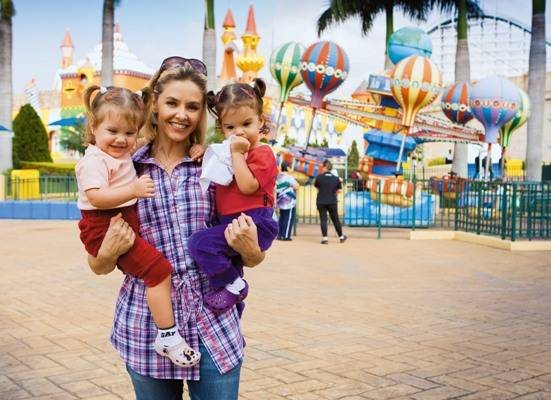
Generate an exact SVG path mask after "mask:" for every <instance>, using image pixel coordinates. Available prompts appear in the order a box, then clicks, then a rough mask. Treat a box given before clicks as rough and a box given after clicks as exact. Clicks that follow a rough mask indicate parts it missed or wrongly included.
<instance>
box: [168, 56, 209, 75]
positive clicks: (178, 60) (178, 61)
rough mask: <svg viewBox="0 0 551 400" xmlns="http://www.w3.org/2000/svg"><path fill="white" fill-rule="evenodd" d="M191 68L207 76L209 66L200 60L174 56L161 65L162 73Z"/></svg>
mask: <svg viewBox="0 0 551 400" xmlns="http://www.w3.org/2000/svg"><path fill="white" fill-rule="evenodd" d="M188 65H189V66H190V67H191V68H193V69H194V70H195V71H197V72H199V73H201V74H203V75H205V76H206V75H207V66H206V65H205V63H203V61H201V60H198V59H196V58H184V57H180V56H172V57H168V58H165V59H164V60H163V62H162V64H161V72H163V71H167V70H169V69H172V68H178V67H186V66H188Z"/></svg>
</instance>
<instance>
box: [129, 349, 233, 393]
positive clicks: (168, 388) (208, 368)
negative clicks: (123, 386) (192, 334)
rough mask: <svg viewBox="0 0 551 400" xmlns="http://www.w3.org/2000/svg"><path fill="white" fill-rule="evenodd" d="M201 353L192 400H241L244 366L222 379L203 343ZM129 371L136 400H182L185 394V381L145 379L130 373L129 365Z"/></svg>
mask: <svg viewBox="0 0 551 400" xmlns="http://www.w3.org/2000/svg"><path fill="white" fill-rule="evenodd" d="M199 351H200V352H201V364H200V371H201V372H200V374H201V379H200V380H198V381H187V385H188V389H189V396H190V399H191V400H237V398H238V395H239V377H240V374H241V364H239V365H238V366H236V367H235V368H234V369H232V370H231V371H229V372H227V373H225V374H224V375H222V374H220V372H219V371H218V369H217V368H216V365H215V364H214V361H212V359H211V358H210V355H209V353H208V351H207V349H206V348H205V346H204V345H203V343H201V342H199ZM126 370H127V371H128V374H129V375H130V379H131V380H132V385H133V386H134V392H135V393H136V400H182V396H183V393H184V381H183V380H181V379H156V378H151V377H149V376H143V375H140V374H138V373H137V372H135V371H133V370H132V369H130V367H129V366H128V365H127V366H126Z"/></svg>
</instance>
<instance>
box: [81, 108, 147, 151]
mask: <svg viewBox="0 0 551 400" xmlns="http://www.w3.org/2000/svg"><path fill="white" fill-rule="evenodd" d="M92 133H93V134H94V138H95V141H96V146H97V147H98V148H99V149H100V150H102V151H103V152H105V153H107V154H109V155H110V156H111V157H113V158H121V157H123V156H125V155H126V154H128V153H130V152H131V151H132V150H133V149H134V147H135V146H136V140H137V136H138V129H137V127H135V126H132V125H131V124H130V123H129V122H128V121H127V120H126V119H125V118H124V117H123V116H121V115H119V114H118V113H116V112H109V113H107V115H106V116H105V118H104V119H103V121H101V123H100V124H99V125H98V126H96V127H95V129H94V130H93V132H92Z"/></svg>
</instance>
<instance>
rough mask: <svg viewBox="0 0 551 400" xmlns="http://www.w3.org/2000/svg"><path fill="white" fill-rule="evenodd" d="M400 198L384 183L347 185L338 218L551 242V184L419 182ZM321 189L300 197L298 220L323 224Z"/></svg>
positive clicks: (372, 224) (348, 222)
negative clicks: (318, 199) (317, 201)
mask: <svg viewBox="0 0 551 400" xmlns="http://www.w3.org/2000/svg"><path fill="white" fill-rule="evenodd" d="M406 184H407V185H409V186H408V187H407V189H406V188H402V190H401V194H397V193H389V189H390V191H391V192H392V191H394V192H396V191H400V189H399V188H396V187H392V188H389V187H383V184H382V183H379V184H376V185H375V186H373V187H366V186H365V184H364V182H363V181H348V182H345V183H343V191H342V192H343V193H342V194H341V195H340V198H339V216H340V218H341V221H343V222H344V223H345V224H346V225H349V226H370V227H377V228H378V229H380V228H381V227H403V228H410V229H417V228H429V227H430V228H440V229H453V230H461V231H466V232H473V233H476V234H487V235H494V236H499V237H501V238H502V239H510V240H517V239H529V240H532V239H550V238H551V183H545V182H543V183H528V182H495V181H494V182H484V181H471V180H444V181H443V180H419V181H417V180H415V179H412V180H411V181H410V182H407V181H406V182H404V183H402V185H406ZM316 193H317V190H316V189H315V188H314V187H313V186H312V185H308V186H304V187H302V188H301V189H300V190H299V193H298V196H297V222H298V223H307V224H317V223H319V217H318V214H317V209H316V205H315V198H316Z"/></svg>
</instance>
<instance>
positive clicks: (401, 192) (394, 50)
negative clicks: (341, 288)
mask: <svg viewBox="0 0 551 400" xmlns="http://www.w3.org/2000/svg"><path fill="white" fill-rule="evenodd" d="M387 52H388V54H389V57H390V59H391V60H392V61H393V63H394V64H395V66H394V68H392V69H391V70H389V71H385V72H384V73H383V74H381V75H371V76H370V77H369V81H368V84H367V92H368V93H370V94H371V98H373V99H375V102H364V101H356V100H334V99H327V100H324V98H325V96H326V95H327V94H329V93H331V92H332V91H334V90H335V89H336V88H337V87H338V86H339V85H340V84H341V83H342V82H343V81H344V80H345V79H346V77H347V75H348V71H349V62H348V57H347V55H346V53H345V52H344V50H343V49H342V48H341V47H340V46H338V45H337V44H335V43H333V42H326V41H321V42H318V43H315V44H313V45H311V46H309V47H308V48H306V49H305V50H304V47H303V46H302V45H301V44H299V43H295V42H289V43H286V44H284V45H283V46H281V47H280V48H278V49H276V50H275V51H274V52H273V54H272V57H271V59H270V70H271V73H272V75H273V77H274V79H275V80H276V81H277V82H278V83H279V85H280V96H279V101H278V102H279V111H278V112H277V122H276V130H275V131H276V133H275V135H274V137H272V138H271V139H272V143H275V142H277V143H281V142H282V140H281V139H282V138H281V137H278V129H277V128H278V127H279V126H280V120H281V114H282V110H283V108H284V105H285V103H286V102H289V103H291V104H293V105H294V106H295V107H299V108H304V109H308V108H310V109H311V110H312V111H311V112H312V118H311V122H310V126H309V127H308V128H307V135H306V136H307V139H306V144H305V146H304V148H303V149H302V150H301V151H297V150H296V148H295V149H294V150H289V149H284V148H283V149H280V152H281V153H282V154H283V156H284V159H287V160H288V161H292V163H291V165H292V167H293V169H294V170H295V171H297V172H301V173H305V174H306V175H308V176H315V175H317V174H318V173H320V172H322V166H321V162H322V161H323V160H321V159H319V152H315V154H314V153H312V152H311V151H309V142H310V134H311V130H312V125H313V120H314V116H315V115H316V114H320V115H325V116H326V117H328V118H331V119H333V120H336V121H340V122H341V123H345V124H350V125H355V126H358V127H360V128H361V129H363V130H364V131H365V134H364V139H365V145H366V147H365V153H364V154H365V156H364V157H363V159H362V160H361V162H360V167H359V169H360V170H359V172H360V174H361V176H362V178H363V179H364V181H365V183H366V184H365V185H364V187H367V188H368V189H369V188H374V187H375V185H379V184H380V185H382V187H383V190H382V193H380V196H379V198H377V200H380V201H384V199H383V198H382V197H383V196H387V201H386V203H387V204H388V203H392V204H393V205H395V206H398V207H410V206H411V205H412V203H414V202H413V199H412V198H411V196H412V195H413V193H414V190H413V185H414V184H413V183H412V182H407V181H405V180H404V177H403V176H402V172H403V171H402V168H401V164H402V162H404V161H405V160H406V159H407V157H408V154H409V153H411V152H412V151H413V150H415V148H416V146H417V145H418V144H420V143H423V142H430V141H445V142H464V143H474V144H481V143H487V144H488V148H489V149H491V145H492V144H493V143H498V142H499V143H500V144H501V146H502V148H503V152H505V150H506V148H507V145H508V144H509V139H510V137H511V134H512V133H513V132H514V131H515V130H516V129H517V128H518V127H520V126H521V125H522V124H523V123H524V122H525V121H526V118H527V116H528V112H529V100H528V96H527V95H526V94H525V93H524V92H523V91H522V90H521V89H519V88H518V87H516V86H515V85H514V84H513V83H512V82H510V81H509V80H507V79H504V78H501V77H496V76H494V77H489V78H485V79H481V80H479V81H478V82H475V83H473V84H470V83H468V82H457V83H455V84H453V85H451V86H450V87H448V88H446V89H444V90H443V88H442V78H441V75H440V72H439V70H438V67H437V66H436V65H435V64H434V63H433V62H432V61H431V60H430V58H429V57H430V55H431V52H432V50H431V42H430V38H429V36H428V35H427V34H426V33H425V32H423V31H422V30H420V29H418V28H402V29H400V30H398V31H396V32H395V33H394V34H393V35H392V36H391V38H390V39H389V42H388V44H387ZM301 82H304V83H305V85H306V86H307V87H308V89H309V90H310V92H311V97H310V99H309V101H307V100H305V99H303V98H299V97H293V96H289V94H290V92H291V90H292V89H293V88H294V87H296V86H298V85H299V84H300V83H301ZM439 96H441V101H440V106H441V109H442V111H443V113H444V114H445V116H446V117H447V118H448V120H445V119H443V118H438V117H435V116H432V115H430V113H429V112H427V109H428V107H429V106H430V105H431V104H432V103H433V102H434V101H435V100H436V99H437V98H438V97H439ZM432 108H433V109H434V107H432ZM473 118H476V119H477V120H478V121H479V122H480V123H481V124H482V126H483V127H484V130H480V129H477V128H474V127H470V126H466V124H467V122H469V121H470V120H471V119H473ZM279 136H281V135H279ZM289 153H291V154H289ZM488 154H490V152H488ZM502 159H503V157H502ZM490 163H491V161H489V162H487V163H486V168H488V167H489V165H490ZM486 175H487V174H486ZM443 179H444V180H452V181H453V180H454V179H455V177H454V176H453V175H452V176H448V177H444V178H443ZM450 183H451V182H450ZM440 187H442V186H440ZM446 187H448V188H451V187H453V185H446ZM371 191H372V192H373V190H371ZM393 195H397V196H398V198H397V199H395V200H390V199H391V198H393ZM375 197H376V196H375V195H374V193H372V195H371V200H376V199H375ZM419 200H420V201H421V200H422V199H419Z"/></svg>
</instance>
